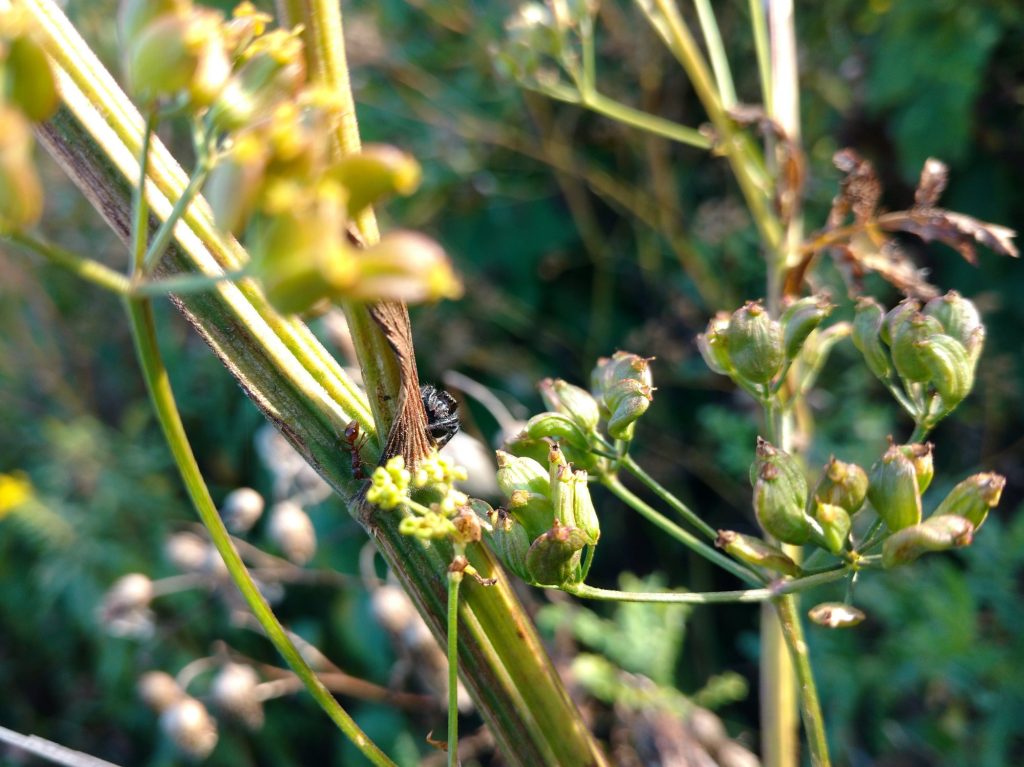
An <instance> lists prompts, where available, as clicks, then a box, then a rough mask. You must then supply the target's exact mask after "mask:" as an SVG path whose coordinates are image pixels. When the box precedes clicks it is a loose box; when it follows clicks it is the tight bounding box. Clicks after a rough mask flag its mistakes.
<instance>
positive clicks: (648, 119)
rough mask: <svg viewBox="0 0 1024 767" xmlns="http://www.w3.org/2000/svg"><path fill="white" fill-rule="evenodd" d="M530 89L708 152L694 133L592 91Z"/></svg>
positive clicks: (554, 87)
mask: <svg viewBox="0 0 1024 767" xmlns="http://www.w3.org/2000/svg"><path fill="white" fill-rule="evenodd" d="M532 90H536V91H537V92H538V93H542V94H544V95H545V96H548V97H549V98H552V99H555V100H556V101H563V102H565V103H566V104H576V105H578V106H581V107H584V108H585V109H589V110H591V111H592V112H596V113H597V114H599V115H604V116H605V117H609V118H611V119H612V120H615V121H616V122H620V123H622V124H623V125H628V126H630V127H633V128H636V129H637V130H642V131H646V132H647V133H651V134H654V135H655V136H661V137H662V138H667V139H668V140H670V141H676V142H678V143H680V144H686V145H687V146H692V147H696V148H697V149H710V148H711V146H712V144H711V140H710V139H709V138H708V137H707V136H705V135H704V134H702V133H701V132H700V131H698V130H695V129H693V128H689V127H687V126H685V125H680V124H679V123H676V122H673V121H672V120H666V119H665V118H664V117H658V116H657V115H652V114H650V113H648V112H644V111H642V110H640V109H634V108H633V107H631V106H627V105H626V104H623V103H621V102H619V101H615V100H614V99H610V98H608V97H607V96H605V95H602V94H601V93H598V92H597V91H596V90H594V91H590V92H589V93H588V92H584V91H583V90H582V89H576V88H571V87H568V86H566V85H545V86H537V87H536V88H533V89H532Z"/></svg>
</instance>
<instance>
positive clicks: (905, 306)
mask: <svg viewBox="0 0 1024 767" xmlns="http://www.w3.org/2000/svg"><path fill="white" fill-rule="evenodd" d="M919 311H921V304H920V303H918V302H917V301H915V300H914V299H913V298H904V299H903V300H902V301H900V302H899V303H898V304H896V306H894V307H893V308H892V309H890V310H889V311H888V312H886V313H885V317H884V318H883V320H882V327H881V328H879V336H880V337H881V339H882V340H883V341H885V343H886V344H887V345H888V346H890V347H891V346H892V343H893V339H894V338H895V337H896V328H897V327H899V326H900V325H901V324H902V323H903V322H904V321H905V320H907V319H909V318H910V317H912V316H913V315H915V314H917V313H918V312H919Z"/></svg>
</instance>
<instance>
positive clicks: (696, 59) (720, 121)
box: [637, 0, 782, 251]
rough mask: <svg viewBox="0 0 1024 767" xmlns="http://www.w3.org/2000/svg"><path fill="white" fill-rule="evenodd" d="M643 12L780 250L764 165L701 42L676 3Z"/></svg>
mask: <svg viewBox="0 0 1024 767" xmlns="http://www.w3.org/2000/svg"><path fill="white" fill-rule="evenodd" d="M637 5H638V7H639V8H640V10H641V11H642V12H643V13H644V15H645V16H647V18H648V20H649V21H650V22H651V25H652V26H653V27H654V28H655V30H656V31H657V32H658V34H659V35H661V37H662V39H663V40H664V41H665V43H666V44H667V46H668V49H669V50H670V51H671V52H672V54H673V55H674V56H675V57H676V59H677V60H678V61H679V63H680V64H682V66H683V69H684V70H685V71H686V74H687V76H688V77H689V78H690V82H691V83H692V84H693V88H694V90H695V91H696V92H697V97H698V98H699V99H700V101H701V103H702V104H703V105H704V109H705V111H706V112H707V113H708V117H709V118H710V119H711V123H712V125H714V127H715V131H716V133H717V134H718V139H719V141H718V143H719V145H720V147H721V149H722V150H723V151H724V152H725V156H726V158H727V159H728V160H729V166H730V167H731V168H732V172H733V175H735V176H736V181H737V183H738V184H739V187H740V191H741V192H742V193H743V198H744V200H745V201H746V203H747V207H748V208H749V209H750V213H751V216H752V217H753V219H754V224H755V226H756V227H757V229H758V232H759V233H760V235H761V239H762V240H763V242H764V244H765V247H767V248H768V249H769V251H775V250H777V249H778V247H779V245H780V243H781V242H782V229H781V226H780V225H779V221H778V219H777V218H776V217H775V215H774V214H773V213H772V211H771V209H770V207H769V204H768V195H767V193H766V182H765V180H764V179H763V178H759V176H761V175H762V172H763V164H762V163H761V162H760V161H759V159H758V156H757V151H756V149H755V148H754V145H753V143H752V142H751V141H750V139H749V137H747V136H745V135H743V134H742V133H741V132H740V131H738V130H737V128H736V126H735V124H734V123H733V122H732V121H731V120H730V119H729V117H728V115H727V114H726V113H725V109H724V108H723V107H722V102H721V99H720V97H719V94H718V92H717V91H716V89H715V85H714V83H713V81H712V77H711V73H710V72H709V71H708V68H707V64H706V63H705V62H704V58H703V56H702V55H701V53H700V49H699V47H698V46H697V42H696V41H695V40H694V39H693V36H692V35H691V34H690V31H689V29H687V27H686V24H685V23H684V22H683V19H682V16H680V14H679V9H678V7H676V4H675V2H673V0H653V6H655V7H656V8H657V13H654V12H653V10H654V9H653V8H651V7H649V6H648V5H647V3H646V2H641V0H637Z"/></svg>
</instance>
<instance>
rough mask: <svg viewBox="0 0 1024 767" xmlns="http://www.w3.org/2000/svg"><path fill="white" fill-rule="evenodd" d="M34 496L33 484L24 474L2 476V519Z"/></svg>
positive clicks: (0, 477)
mask: <svg viewBox="0 0 1024 767" xmlns="http://www.w3.org/2000/svg"><path fill="white" fill-rule="evenodd" d="M34 495H35V493H34V491H33V488H32V482H31V481H30V480H29V478H28V475H27V474H25V473H24V472H22V471H15V472H12V473H10V474H0V517H4V516H6V515H7V514H8V513H9V512H11V511H13V510H14V509H16V508H18V507H19V506H21V505H22V504H23V503H25V502H26V501H29V500H31V499H32V497H33V496H34Z"/></svg>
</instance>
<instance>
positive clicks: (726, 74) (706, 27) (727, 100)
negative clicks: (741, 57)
mask: <svg viewBox="0 0 1024 767" xmlns="http://www.w3.org/2000/svg"><path fill="white" fill-rule="evenodd" d="M693 4H694V6H695V7H696V8H697V21H698V22H699V23H700V30H701V33H702V34H703V35H704V45H705V46H707V49H708V55H709V56H710V57H711V68H712V69H713V70H714V73H715V85H716V86H718V96H719V98H720V99H721V100H722V106H723V107H725V108H726V109H731V108H732V107H733V106H735V105H736V87H735V86H734V85H733V82H732V71H731V70H730V69H729V57H728V56H726V54H725V46H724V45H723V44H722V34H721V32H719V30H718V22H717V21H716V20H715V12H714V10H712V8H711V3H710V2H709V0H694V3H693Z"/></svg>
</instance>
